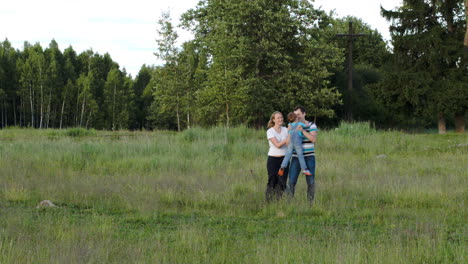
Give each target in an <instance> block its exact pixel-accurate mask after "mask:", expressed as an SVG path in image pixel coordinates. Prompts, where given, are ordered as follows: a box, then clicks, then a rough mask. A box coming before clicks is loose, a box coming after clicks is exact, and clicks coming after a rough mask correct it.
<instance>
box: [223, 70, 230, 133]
mask: <svg viewBox="0 0 468 264" xmlns="http://www.w3.org/2000/svg"><path fill="white" fill-rule="evenodd" d="M226 74H227V70H226V66H224V80H225V82H224V96H225V98H226V127H227V128H229V100H228V94H227V84H226V78H227V76H226Z"/></svg>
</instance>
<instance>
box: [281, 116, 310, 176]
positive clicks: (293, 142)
mask: <svg viewBox="0 0 468 264" xmlns="http://www.w3.org/2000/svg"><path fill="white" fill-rule="evenodd" d="M289 125H291V130H290V131H289V135H290V139H289V145H288V148H287V150H286V155H285V156H284V159H283V162H282V163H281V168H286V167H287V166H288V163H289V160H290V159H291V156H292V154H293V150H296V154H297V158H298V160H299V164H300V165H301V169H302V170H306V169H307V165H306V163H305V160H304V154H303V150H302V137H303V136H304V135H303V134H302V132H301V131H297V126H302V127H305V124H304V123H302V122H294V123H290V124H289Z"/></svg>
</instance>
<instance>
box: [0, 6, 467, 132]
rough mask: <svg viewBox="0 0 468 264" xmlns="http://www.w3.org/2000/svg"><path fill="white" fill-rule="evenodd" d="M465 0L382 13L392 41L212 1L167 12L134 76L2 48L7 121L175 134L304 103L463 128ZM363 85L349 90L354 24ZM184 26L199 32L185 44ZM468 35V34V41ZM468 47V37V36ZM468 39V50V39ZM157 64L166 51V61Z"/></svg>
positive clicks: (267, 9) (287, 13)
mask: <svg viewBox="0 0 468 264" xmlns="http://www.w3.org/2000/svg"><path fill="white" fill-rule="evenodd" d="M466 12H467V11H466V8H464V6H463V0H446V1H423V0H407V1H403V3H402V5H401V6H400V7H398V8H397V9H395V10H384V9H382V15H383V16H384V17H386V18H387V19H389V20H390V21H391V23H392V26H391V27H390V32H391V37H392V39H391V43H390V44H391V47H392V48H389V47H388V46H387V43H386V42H385V41H384V40H383V38H382V36H381V34H380V33H379V32H377V31H376V30H373V29H372V28H371V27H370V26H369V25H367V24H365V23H364V22H362V21H361V20H360V19H357V18H354V17H344V18H337V17H336V16H335V15H334V14H333V13H326V12H324V11H323V10H320V9H318V8H315V7H314V6H313V4H312V3H310V2H309V1H300V0H287V1H266V0H252V1H225V0H201V1H200V2H199V3H198V5H197V6H196V7H194V8H192V9H189V10H188V11H187V12H186V13H184V14H183V15H182V17H181V21H182V22H181V24H180V25H177V26H175V25H173V23H172V22H171V17H170V14H168V13H163V14H162V15H161V17H160V19H159V21H158V24H157V32H156V37H157V39H156V43H155V55H156V57H157V58H159V59H160V60H162V61H163V62H164V63H163V64H162V65H160V66H146V65H143V66H142V67H141V69H140V71H139V73H138V75H137V76H136V77H135V78H133V77H132V76H130V75H129V74H128V73H127V72H126V71H125V69H122V70H121V69H120V67H119V65H118V63H116V62H114V61H113V60H112V58H111V56H110V55H109V54H107V53H106V54H104V55H100V54H98V53H95V52H93V51H92V50H87V51H84V52H82V53H80V54H77V53H76V52H75V51H74V50H73V48H72V47H71V46H70V47H68V48H66V49H65V50H64V51H63V52H62V51H61V50H60V49H59V47H58V44H57V42H56V41H54V40H52V41H51V43H50V44H49V46H48V47H47V48H45V49H44V48H42V47H41V46H40V44H38V43H37V44H34V45H31V44H29V43H28V42H25V44H24V47H23V49H22V50H18V49H14V48H13V47H12V46H11V44H10V43H9V41H8V40H5V41H3V42H2V43H0V113H1V127H6V126H21V127H34V128H65V127H75V126H80V127H88V128H96V129H111V130H115V129H173V130H183V129H186V128H190V127H191V126H213V125H224V126H227V127H229V126H232V125H238V124H246V125H248V126H254V127H264V126H265V124H266V122H267V120H268V118H269V115H270V114H271V113H272V112H273V111H275V110H279V111H282V112H283V113H287V111H288V110H290V109H292V108H293V107H294V106H295V105H303V106H305V107H306V108H307V109H308V114H309V118H311V119H316V120H317V122H319V123H320V124H322V125H326V126H333V125H336V124H337V123H338V122H339V121H340V120H342V119H344V118H345V117H346V116H347V113H346V111H347V109H348V107H347V106H348V105H352V107H353V117H354V119H355V120H370V121H372V122H374V123H375V124H376V125H378V126H383V127H430V126H433V125H434V124H436V123H438V124H439V128H440V129H441V131H443V130H445V125H446V122H448V123H449V124H453V125H457V127H458V128H459V129H461V128H462V127H463V128H464V120H465V113H466V109H467V102H468V86H467V84H468V80H467V78H468V77H467V76H468V74H467V66H466V59H467V53H466V52H464V49H465V50H466V49H467V48H466V47H467V46H468V44H467V43H465V44H464V43H463V38H464V36H465V34H466ZM349 20H352V21H353V22H354V28H355V32H357V33H364V34H365V35H366V37H362V38H358V39H355V40H354V50H353V61H354V63H355V66H354V70H353V86H354V90H353V91H352V93H350V92H349V91H348V90H347V89H346V83H347V75H346V67H347V66H346V65H347V63H346V54H347V50H346V48H347V46H348V45H347V43H346V40H345V39H342V38H338V37H337V34H339V33H347V30H348V21H349ZM177 28H184V29H187V30H190V31H191V32H192V33H193V35H194V39H193V40H190V41H187V42H185V43H183V44H182V45H181V46H177V45H176V43H177V39H178V35H177ZM465 38H466V39H468V38H467V37H465ZM465 42H466V41H465ZM464 45H465V46H464ZM155 59H156V58H155Z"/></svg>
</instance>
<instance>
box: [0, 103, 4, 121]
mask: <svg viewBox="0 0 468 264" xmlns="http://www.w3.org/2000/svg"><path fill="white" fill-rule="evenodd" d="M2 101H3V102H5V100H2ZM0 108H1V109H2V123H1V124H0V128H3V127H4V126H3V124H4V123H5V121H4V120H3V116H4V115H3V109H4V107H3V103H2V106H1V107H0Z"/></svg>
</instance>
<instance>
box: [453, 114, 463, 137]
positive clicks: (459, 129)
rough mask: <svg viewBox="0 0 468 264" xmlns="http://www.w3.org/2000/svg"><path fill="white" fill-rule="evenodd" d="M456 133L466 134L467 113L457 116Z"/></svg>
mask: <svg viewBox="0 0 468 264" xmlns="http://www.w3.org/2000/svg"><path fill="white" fill-rule="evenodd" d="M455 132H457V133H465V113H464V112H460V113H456V114H455Z"/></svg>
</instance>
